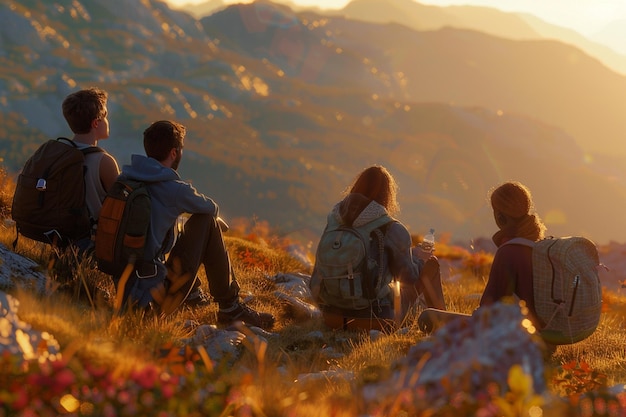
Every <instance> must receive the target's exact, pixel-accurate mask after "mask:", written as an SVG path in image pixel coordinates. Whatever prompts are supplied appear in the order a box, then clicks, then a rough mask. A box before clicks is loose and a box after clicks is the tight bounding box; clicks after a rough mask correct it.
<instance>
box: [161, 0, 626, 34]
mask: <svg viewBox="0 0 626 417" xmlns="http://www.w3.org/2000/svg"><path fill="white" fill-rule="evenodd" d="M166 1H168V2H169V3H170V4H172V5H176V4H178V5H180V4H185V3H202V2H204V1H206V0H166ZM291 1H292V2H294V3H296V4H300V5H306V6H319V7H321V8H327V9H340V8H342V7H343V6H345V5H346V4H348V3H349V1H350V0H291ZM225 2H226V3H244V2H248V1H237V0H225ZM419 3H422V4H433V5H438V6H448V5H452V4H471V5H477V6H489V7H494V8H498V9H500V10H503V11H511V12H528V13H531V14H534V15H535V16H537V17H540V18H542V19H543V20H545V21H547V22H549V23H552V24H557V25H559V26H565V27H569V28H572V29H574V30H577V31H578V32H580V33H582V34H584V35H591V34H593V33H594V32H596V31H598V30H600V29H601V28H602V27H603V26H604V25H605V24H606V23H607V22H609V21H611V20H617V19H620V18H621V19H626V0H465V1H464V0H422V1H419Z"/></svg>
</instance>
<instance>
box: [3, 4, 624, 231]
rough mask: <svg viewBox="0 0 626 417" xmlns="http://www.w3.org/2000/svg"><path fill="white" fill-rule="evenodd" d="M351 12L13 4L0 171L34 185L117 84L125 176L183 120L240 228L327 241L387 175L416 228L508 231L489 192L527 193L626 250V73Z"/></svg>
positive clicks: (553, 50) (198, 162) (211, 190)
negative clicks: (508, 185)
mask: <svg viewBox="0 0 626 417" xmlns="http://www.w3.org/2000/svg"><path fill="white" fill-rule="evenodd" d="M361 1H363V2H364V1H366V0H359V1H356V2H353V3H351V5H352V7H354V6H355V4H356V6H358V3H360V2H361ZM394 1H396V0H394ZM385 4H387V3H385ZM398 4H400V5H402V4H404V3H403V2H400V1H399V2H398ZM455 10H456V11H457V14H456V15H455V16H457V17H456V19H458V20H461V18H462V16H464V15H463V12H462V10H463V9H462V8H459V9H455ZM431 11H432V10H431ZM433 12H434V11H433ZM473 12H474V11H468V13H467V17H466V19H467V21H470V20H472V19H475V17H471V16H473V15H472V13H473ZM405 15H408V13H405ZM347 16H348V14H347V13H346V15H345V16H330V15H322V14H319V13H317V12H311V11H301V12H295V11H294V10H293V9H291V8H289V7H287V6H284V5H279V4H274V3H268V2H257V3H253V4H246V5H236V6H229V7H226V8H222V9H220V11H218V12H215V13H212V14H210V15H208V16H205V17H202V18H200V19H198V18H195V17H193V16H192V15H190V14H187V13H183V12H180V11H174V10H171V9H169V8H168V7H167V6H166V5H165V4H164V3H162V2H160V1H156V0H142V1H139V0H89V1H88V0H57V1H56V2H55V3H53V4H48V3H47V2H44V1H35V0H10V1H9V2H8V4H5V3H3V4H2V5H0V122H1V123H0V132H1V133H2V138H3V139H2V140H1V141H0V156H1V157H2V158H3V160H4V165H5V166H6V167H7V168H8V169H9V170H10V171H11V172H17V170H19V168H20V167H21V166H22V164H23V162H24V161H25V159H26V158H27V157H28V156H29V155H30V153H32V151H33V150H34V149H35V148H36V146H37V145H38V144H39V143H41V142H42V141H44V140H45V139H46V138H49V137H54V136H59V135H69V134H70V132H69V131H68V129H67V127H66V125H65V122H64V120H63V118H62V116H61V111H60V105H61V102H62V100H63V98H64V97H65V95H67V94H68V93H69V92H71V91H74V90H75V89H77V88H79V87H86V86H90V85H98V86H100V87H103V88H105V89H107V90H108V91H109V93H110V103H109V111H110V122H111V138H110V139H109V140H107V141H104V142H102V143H101V145H103V146H104V147H105V148H107V149H108V150H109V151H110V152H112V153H113V154H114V155H115V156H116V157H117V158H118V161H120V164H124V163H128V162H129V160H130V156H129V155H130V153H132V152H135V153H136V152H142V149H141V132H142V131H143V129H145V127H146V126H147V125H148V124H149V123H150V122H152V121H154V120H158V119H163V118H172V119H176V120H178V121H180V122H182V123H184V124H185V125H186V126H187V128H188V138H187V142H186V146H185V159H184V161H183V163H182V165H181V170H180V171H181V175H182V176H183V177H184V178H189V179H191V180H192V181H193V183H194V184H195V185H196V186H197V187H198V188H199V190H200V191H203V192H206V193H207V194H209V195H210V196H212V197H213V198H215V200H216V201H217V202H218V204H220V207H221V213H222V214H223V215H224V216H226V217H230V218H233V217H248V218H250V217H256V218H258V219H262V220H268V221H269V222H270V224H271V225H272V226H273V227H275V228H276V229H277V230H279V231H280V233H282V234H285V235H292V236H298V237H303V238H304V239H316V238H317V237H318V236H319V234H320V233H321V230H322V228H323V226H324V220H325V215H326V213H327V211H328V210H329V209H330V208H331V207H332V205H333V204H334V203H335V202H336V201H337V200H338V199H339V198H340V197H341V192H342V191H343V190H344V188H345V187H346V186H347V185H348V184H349V183H350V181H351V180H352V179H353V177H354V176H355V175H356V174H357V173H358V172H359V171H360V170H361V169H362V168H364V167H366V166H368V165H370V164H375V163H378V164H383V165H385V166H387V167H388V168H389V169H390V170H391V172H392V173H394V174H395V175H396V177H397V179H398V181H399V184H400V203H401V206H402V212H401V214H400V216H399V217H400V219H401V220H402V221H403V222H404V223H406V224H407V225H408V226H409V227H410V229H411V231H412V232H414V233H423V232H424V231H426V230H427V229H428V228H430V227H434V228H435V229H436V230H437V231H438V232H441V233H443V232H448V233H449V234H450V235H451V238H452V239H453V240H456V241H463V242H469V240H470V239H472V238H475V237H480V236H489V235H490V234H491V233H493V231H494V227H495V226H494V224H493V219H492V216H491V213H490V210H489V208H488V205H487V199H486V196H487V193H488V190H489V189H490V188H491V187H493V186H495V185H497V184H498V183H499V182H501V181H504V180H509V179H518V180H520V181H522V182H524V183H526V184H527V185H528V186H529V187H530V188H531V189H532V190H533V191H534V194H535V199H536V204H537V210H538V211H539V213H540V214H541V215H542V217H544V219H545V220H546V222H547V223H548V226H549V232H550V233H552V234H554V235H566V234H585V235H587V236H589V237H591V238H592V239H595V240H597V241H600V242H602V241H608V240H610V239H614V240H619V241H626V227H624V226H625V224H624V221H623V220H621V218H622V213H624V212H625V209H626V144H625V143H624V140H623V139H624V136H625V134H626V117H624V115H625V113H624V109H625V108H626V77H625V76H623V75H619V74H618V73H617V72H615V71H612V70H610V69H609V68H607V67H606V66H604V65H601V64H600V63H599V61H598V60H597V59H595V58H592V57H591V56H590V55H588V54H586V53H585V52H583V50H582V49H580V48H576V47H573V46H571V45H568V44H565V43H562V42H558V41H555V40H550V41H547V40H540V39H533V40H515V39H509V38H506V37H503V36H494V35H493V34H489V33H486V32H481V31H477V30H470V29H467V28H462V29H461V28H453V27H445V28H441V29H437V30H428V31H421V30H416V29H415V28H413V27H411V26H409V25H406V24H404V25H401V24H398V23H375V22H373V21H371V20H373V19H369V21H365V20H366V19H356V18H350V17H347ZM507 18H511V16H508V17H507ZM432 19H435V18H434V17H433V18H432ZM433 21H434V20H433ZM525 25H526V26H524V25H522V24H520V26H519V27H520V30H522V29H521V28H523V27H526V29H524V30H530V29H528V27H529V26H530V24H528V23H526V24H525ZM513 26H514V25H513V24H512V23H510V22H509V23H505V24H503V27H509V28H510V29H512V28H513ZM474 29H475V28H474ZM314 243H316V242H314Z"/></svg>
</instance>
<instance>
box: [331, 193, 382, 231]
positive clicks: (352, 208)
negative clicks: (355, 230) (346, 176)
mask: <svg viewBox="0 0 626 417" xmlns="http://www.w3.org/2000/svg"><path fill="white" fill-rule="evenodd" d="M386 214H387V209H385V207H384V206H382V205H380V204H378V203H377V202H376V201H374V200H370V199H369V198H367V197H365V196H364V195H363V194H356V193H351V194H348V195H347V196H346V198H344V199H343V200H342V201H340V202H339V203H337V205H335V207H334V208H333V215H334V216H335V218H336V219H337V220H339V221H340V222H341V223H344V224H347V225H349V226H355V227H359V226H362V225H364V224H367V223H369V222H371V221H372V220H376V219H378V218H379V217H382V216H384V215H386Z"/></svg>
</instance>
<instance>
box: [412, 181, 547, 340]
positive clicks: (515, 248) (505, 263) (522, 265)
mask: <svg viewBox="0 0 626 417" xmlns="http://www.w3.org/2000/svg"><path fill="white" fill-rule="evenodd" d="M490 201H491V207H492V209H493V217H494V219H495V221H496V225H497V226H498V231H497V232H496V233H495V234H494V235H493V238H492V240H493V242H494V243H495V244H496V246H497V247H498V250H497V251H496V254H495V256H494V258H493V263H492V265H491V270H490V271H489V280H488V281H487V285H486V286H485V289H484V291H483V294H482V296H481V298H480V305H481V306H483V305H489V304H492V303H495V302H497V301H500V300H501V299H502V298H505V297H517V298H519V299H520V300H522V301H524V302H525V303H526V307H527V308H528V316H529V318H530V319H531V320H532V321H533V324H534V325H535V327H536V328H538V329H541V328H542V327H544V323H542V322H541V320H539V318H538V317H537V314H536V311H535V299H534V294H533V259H532V258H533V257H532V247H530V246H528V245H525V244H521V243H519V244H517V243H515V242H510V243H509V244H506V243H507V242H509V241H511V240H512V239H515V238H525V239H528V240H531V241H533V242H537V241H539V240H541V239H543V238H544V234H545V230H546V227H545V225H544V224H543V222H542V221H541V219H540V218H539V216H538V215H537V214H536V213H534V205H533V200H532V194H531V192H530V190H529V189H528V188H527V187H526V186H525V185H524V184H522V183H520V182H518V181H509V182H505V183H504V184H501V185H500V186H498V187H496V188H495V189H493V190H492V191H491V195H490ZM461 316H466V317H467V315H466V314H462V313H452V312H446V311H439V310H436V309H426V310H424V311H423V312H422V314H421V315H420V317H419V319H418V323H419V326H420V328H422V330H424V331H433V330H435V329H436V328H438V327H440V326H442V325H444V324H446V323H448V322H449V321H451V320H452V319H455V318H458V317H461Z"/></svg>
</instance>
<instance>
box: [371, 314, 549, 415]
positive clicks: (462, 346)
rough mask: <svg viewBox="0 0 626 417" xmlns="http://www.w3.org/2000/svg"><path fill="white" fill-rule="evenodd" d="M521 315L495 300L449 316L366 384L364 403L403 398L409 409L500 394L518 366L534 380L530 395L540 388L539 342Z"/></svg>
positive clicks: (385, 402) (541, 359) (542, 379)
mask: <svg viewBox="0 0 626 417" xmlns="http://www.w3.org/2000/svg"><path fill="white" fill-rule="evenodd" d="M525 320H526V317H525V315H524V314H523V311H522V308H520V306H519V305H517V304H506V303H496V304H494V305H493V306H484V307H481V308H479V309H477V310H476V311H475V312H474V314H473V315H472V316H468V317H464V318H460V319H457V320H454V321H451V322H450V323H448V324H447V325H446V326H444V327H442V328H440V329H439V330H437V331H436V332H435V333H433V334H432V336H431V337H430V338H428V339H426V340H424V341H422V342H420V343H418V344H417V345H414V346H413V347H412V348H411V349H410V350H409V353H408V355H407V356H406V357H404V358H402V359H400V360H398V361H397V362H396V363H395V364H394V365H393V366H392V372H391V375H390V377H389V378H388V379H386V380H384V381H378V382H376V383H373V384H367V385H364V386H363V389H362V395H363V400H364V404H368V407H376V408H378V409H380V407H385V406H391V404H389V403H395V401H396V400H397V399H399V398H402V403H403V404H404V405H403V406H406V407H407V408H408V409H410V410H423V409H426V408H429V409H433V408H434V409H438V408H440V407H442V406H444V405H447V404H450V403H451V402H453V401H455V400H458V398H459V397H458V396H459V395H464V396H467V398H473V399H476V398H481V397H482V398H488V397H490V396H491V395H493V394H494V392H497V393H498V394H497V395H500V396H503V395H504V394H505V393H506V392H508V391H509V381H508V378H509V372H510V370H511V369H512V368H513V367H514V366H516V365H517V366H519V367H521V370H523V375H524V378H530V379H531V381H532V383H531V384H529V385H530V391H531V393H530V394H533V393H535V394H541V393H544V392H545V390H546V383H545V376H544V347H543V342H542V341H541V339H540V338H539V337H538V336H536V335H533V334H531V333H529V330H528V329H527V327H525V326H524V324H527V323H528V322H527V321H525ZM528 328H531V329H532V327H531V326H528ZM518 369H519V368H518ZM390 399H392V400H391V401H390ZM397 405H398V404H397V403H395V405H394V406H397Z"/></svg>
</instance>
